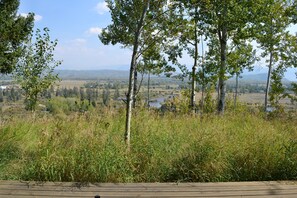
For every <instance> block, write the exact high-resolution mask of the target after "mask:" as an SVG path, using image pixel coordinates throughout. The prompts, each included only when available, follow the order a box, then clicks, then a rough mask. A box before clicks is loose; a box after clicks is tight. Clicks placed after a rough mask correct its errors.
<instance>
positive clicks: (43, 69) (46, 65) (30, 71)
mask: <svg viewBox="0 0 297 198" xmlns="http://www.w3.org/2000/svg"><path fill="white" fill-rule="evenodd" d="M43 31H44V32H43V33H41V31H40V30H39V29H38V30H37V31H36V33H35V40H36V41H35V43H32V39H31V40H30V42H28V43H27V44H26V45H25V47H24V54H23V57H21V58H20V61H19V62H18V64H17V67H16V71H15V73H14V76H15V78H16V79H17V81H18V83H19V84H20V86H21V87H22V89H23V90H24V93H25V105H26V109H27V110H32V111H34V110H35V108H36V105H37V100H38V96H39V95H40V93H42V92H43V91H44V90H46V89H48V88H49V87H50V86H51V85H52V84H53V83H54V82H55V81H56V80H58V75H57V74H55V73H54V69H55V68H56V67H57V66H58V65H60V64H61V61H55V59H54V54H53V52H54V50H55V47H56V45H57V40H55V41H51V40H50V36H49V29H48V28H44V30H43ZM32 37H33V35H32Z"/></svg>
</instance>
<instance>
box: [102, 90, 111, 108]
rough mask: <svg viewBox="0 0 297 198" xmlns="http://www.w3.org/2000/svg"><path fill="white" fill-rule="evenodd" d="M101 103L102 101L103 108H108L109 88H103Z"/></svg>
mask: <svg viewBox="0 0 297 198" xmlns="http://www.w3.org/2000/svg"><path fill="white" fill-rule="evenodd" d="M102 101H103V104H104V105H105V106H108V105H109V102H110V91H109V88H105V89H104V90H103V91H102Z"/></svg>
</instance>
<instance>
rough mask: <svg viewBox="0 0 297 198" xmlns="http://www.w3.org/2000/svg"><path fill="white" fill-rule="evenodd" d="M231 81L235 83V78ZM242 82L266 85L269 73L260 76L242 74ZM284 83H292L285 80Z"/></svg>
mask: <svg viewBox="0 0 297 198" xmlns="http://www.w3.org/2000/svg"><path fill="white" fill-rule="evenodd" d="M230 81H235V77H232V78H231V79H230ZM240 81H244V82H258V83H265V82H266V81H267V73H260V74H242V75H241V78H240ZM282 81H283V83H291V81H290V80H288V79H286V78H283V80H282Z"/></svg>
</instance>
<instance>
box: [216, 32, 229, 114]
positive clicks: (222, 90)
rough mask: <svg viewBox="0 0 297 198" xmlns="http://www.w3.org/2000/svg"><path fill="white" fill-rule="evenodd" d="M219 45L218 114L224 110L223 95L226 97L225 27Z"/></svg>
mask: <svg viewBox="0 0 297 198" xmlns="http://www.w3.org/2000/svg"><path fill="white" fill-rule="evenodd" d="M220 37H221V38H220V45H221V65H220V71H219V87H218V89H219V101H218V112H219V114H224V111H225V97H226V81H225V71H226V61H227V53H226V51H227V29H226V28H225V27H223V28H222V31H221V36H220Z"/></svg>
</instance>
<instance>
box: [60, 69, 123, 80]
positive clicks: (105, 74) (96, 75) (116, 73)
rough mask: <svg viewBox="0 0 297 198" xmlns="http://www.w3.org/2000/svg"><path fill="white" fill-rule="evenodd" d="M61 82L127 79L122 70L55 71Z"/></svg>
mask: <svg viewBox="0 0 297 198" xmlns="http://www.w3.org/2000/svg"><path fill="white" fill-rule="evenodd" d="M56 73H57V74H58V75H59V77H60V78H61V79H62V80H98V79H106V80H107V79H128V77H129V71H123V70H56Z"/></svg>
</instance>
